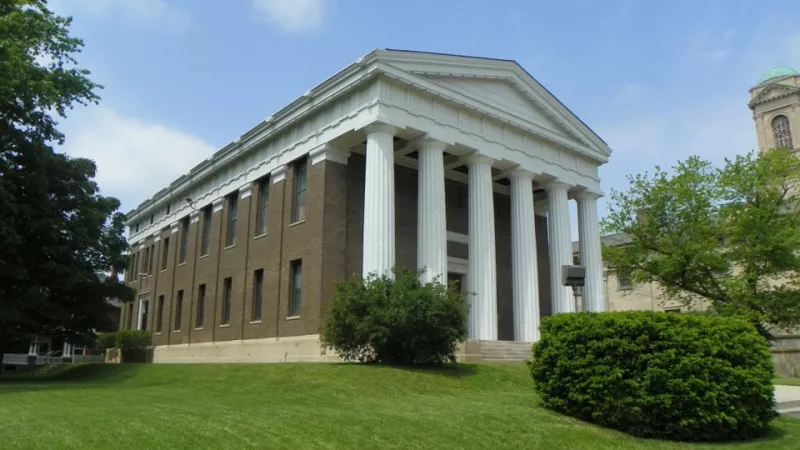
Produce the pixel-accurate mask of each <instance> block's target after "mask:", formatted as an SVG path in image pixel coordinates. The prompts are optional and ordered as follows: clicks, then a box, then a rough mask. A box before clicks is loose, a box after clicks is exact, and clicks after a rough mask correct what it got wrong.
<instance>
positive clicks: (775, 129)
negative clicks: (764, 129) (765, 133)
mask: <svg viewBox="0 0 800 450" xmlns="http://www.w3.org/2000/svg"><path fill="white" fill-rule="evenodd" d="M772 137H773V138H775V147H778V148H792V147H793V145H792V130H791V127H790V126H789V118H788V117H786V116H784V115H780V116H775V118H774V119H772Z"/></svg>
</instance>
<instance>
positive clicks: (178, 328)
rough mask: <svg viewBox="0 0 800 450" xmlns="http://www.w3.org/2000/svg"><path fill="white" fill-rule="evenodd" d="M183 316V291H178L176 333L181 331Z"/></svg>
mask: <svg viewBox="0 0 800 450" xmlns="http://www.w3.org/2000/svg"><path fill="white" fill-rule="evenodd" d="M182 316H183V291H182V290H181V291H178V296H177V298H176V299H175V326H174V329H175V331H181V317H182Z"/></svg>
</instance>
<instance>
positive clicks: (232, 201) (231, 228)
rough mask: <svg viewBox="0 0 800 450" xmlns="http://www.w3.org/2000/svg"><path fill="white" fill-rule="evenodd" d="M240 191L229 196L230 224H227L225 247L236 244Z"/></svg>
mask: <svg viewBox="0 0 800 450" xmlns="http://www.w3.org/2000/svg"><path fill="white" fill-rule="evenodd" d="M238 200H239V192H238V191H236V192H234V193H233V194H231V195H229V196H228V224H227V225H226V228H227V229H226V230H225V231H226V233H225V247H230V246H231V245H234V244H236V216H237V214H238V211H237V209H238Z"/></svg>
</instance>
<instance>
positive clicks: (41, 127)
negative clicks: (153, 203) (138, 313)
mask: <svg viewBox="0 0 800 450" xmlns="http://www.w3.org/2000/svg"><path fill="white" fill-rule="evenodd" d="M69 26H70V19H69V18H63V17H58V16H56V15H54V14H53V13H52V12H51V11H49V10H48V8H47V5H46V2H45V1H42V0H0V360H2V357H3V353H4V352H5V349H7V348H10V347H11V346H14V345H17V344H19V342H21V341H27V340H29V339H31V338H32V337H33V336H34V335H37V334H45V335H50V336H57V337H65V338H69V339H72V341H73V342H76V341H82V340H88V339H91V338H92V337H93V332H94V330H103V329H107V328H108V327H109V326H110V320H109V319H110V316H109V313H110V312H111V310H110V306H109V304H108V302H107V299H110V298H118V299H121V300H128V299H130V298H131V295H132V291H130V290H129V289H128V288H127V287H125V286H124V284H123V283H121V282H120V281H119V280H118V279H117V273H118V272H119V271H120V270H123V269H124V268H125V266H126V264H127V258H126V256H125V253H126V250H127V242H126V240H125V238H124V235H123V229H124V227H123V220H124V217H123V216H122V214H120V213H118V212H117V209H118V208H119V201H118V200H117V199H115V198H111V197H104V196H102V195H100V192H99V189H98V186H97V184H96V183H95V182H94V180H93V178H94V176H95V170H96V168H95V164H94V163H93V162H92V161H90V160H87V159H82V158H71V157H69V156H67V155H64V154H61V153H58V152H56V151H55V150H54V149H53V146H54V145H56V144H60V143H62V142H63V139H64V136H63V134H62V133H60V132H59V131H58V129H57V119H58V118H59V117H65V114H66V112H67V111H68V110H69V109H70V108H72V107H73V106H74V105H75V104H89V103H96V102H97V101H98V97H97V95H96V94H95V92H94V91H95V90H97V89H99V88H100V86H98V85H96V84H95V83H93V82H92V81H90V80H89V78H88V75H89V72H88V71H85V70H80V69H78V68H77V67H76V65H77V63H76V61H75V59H74V55H76V54H77V53H78V52H79V51H80V49H81V47H82V46H83V43H82V41H80V40H79V39H76V38H73V37H71V36H70V35H69V32H68V28H69ZM104 274H111V276H103V275H104ZM0 366H1V365H0Z"/></svg>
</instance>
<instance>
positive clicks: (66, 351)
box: [61, 342, 72, 358]
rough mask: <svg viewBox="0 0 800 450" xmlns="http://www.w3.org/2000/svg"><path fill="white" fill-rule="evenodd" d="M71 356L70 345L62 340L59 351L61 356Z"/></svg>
mask: <svg viewBox="0 0 800 450" xmlns="http://www.w3.org/2000/svg"><path fill="white" fill-rule="evenodd" d="M70 356H72V345H70V344H68V343H66V342H64V348H63V349H62V351H61V357H63V358H68V357H70Z"/></svg>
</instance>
